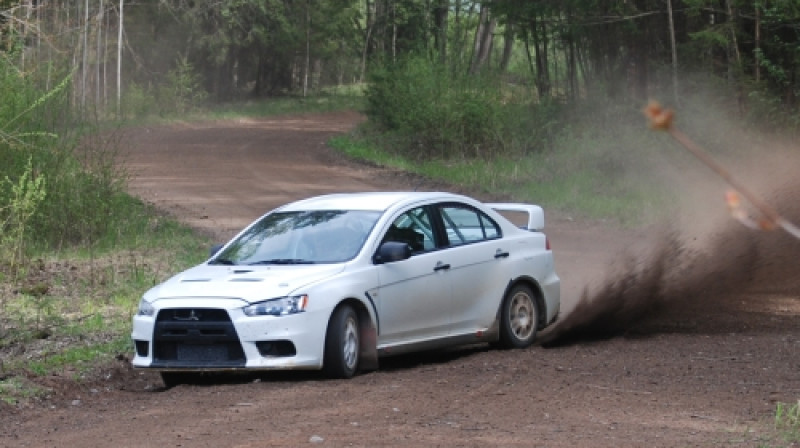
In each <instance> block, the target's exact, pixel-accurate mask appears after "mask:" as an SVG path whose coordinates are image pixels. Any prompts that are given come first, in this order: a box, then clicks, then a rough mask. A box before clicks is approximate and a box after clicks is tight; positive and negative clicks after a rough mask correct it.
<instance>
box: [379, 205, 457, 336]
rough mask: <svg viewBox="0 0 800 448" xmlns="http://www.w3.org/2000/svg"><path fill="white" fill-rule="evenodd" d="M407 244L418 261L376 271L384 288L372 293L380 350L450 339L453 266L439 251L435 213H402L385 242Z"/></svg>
mask: <svg viewBox="0 0 800 448" xmlns="http://www.w3.org/2000/svg"><path fill="white" fill-rule="evenodd" d="M387 240H392V241H399V242H405V243H407V244H409V246H411V248H412V250H413V253H412V256H411V257H410V258H408V259H406V260H401V261H396V262H391V263H385V264H379V265H377V266H376V270H377V273H378V280H379V287H378V288H377V289H376V290H374V291H373V292H372V294H373V300H375V303H376V306H377V309H378V326H379V329H378V346H379V348H383V347H385V346H388V345H401V344H406V343H413V342H421V341H425V340H430V339H435V338H440V337H443V336H446V335H447V334H448V332H449V327H450V317H451V312H452V310H451V303H450V299H451V287H450V281H449V278H448V275H447V265H446V263H444V262H443V260H442V258H441V252H440V251H438V250H437V248H436V246H437V244H436V236H435V232H434V231H433V227H432V221H431V216H430V209H429V208H428V207H425V206H423V207H416V208H413V209H411V210H408V211H406V212H405V213H402V214H400V215H399V216H398V217H397V218H396V219H394V220H393V222H392V224H391V226H390V227H389V228H388V229H387V230H386V232H385V235H384V237H383V239H382V241H387Z"/></svg>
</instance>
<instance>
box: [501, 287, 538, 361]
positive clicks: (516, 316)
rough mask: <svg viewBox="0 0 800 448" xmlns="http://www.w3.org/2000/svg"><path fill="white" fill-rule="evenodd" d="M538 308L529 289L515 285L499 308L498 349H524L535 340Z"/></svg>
mask: <svg viewBox="0 0 800 448" xmlns="http://www.w3.org/2000/svg"><path fill="white" fill-rule="evenodd" d="M538 321H539V307H538V305H537V303H536V297H535V296H534V295H533V292H532V291H531V289H530V288H529V287H527V286H525V285H516V286H514V287H513V288H511V290H510V291H508V294H506V296H505V298H504V299H503V305H502V306H501V308H500V341H499V342H500V344H499V345H500V347H502V348H525V347H529V346H530V345H531V344H533V341H534V340H535V339H536V329H537V326H538Z"/></svg>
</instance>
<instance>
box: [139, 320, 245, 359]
mask: <svg viewBox="0 0 800 448" xmlns="http://www.w3.org/2000/svg"><path fill="white" fill-rule="evenodd" d="M244 364H245V356H244V351H243V350H242V346H241V344H240V342H239V335H237V334H236V328H234V326H233V322H231V319H230V316H228V312H227V311H225V310H220V309H210V308H175V309H164V310H161V311H159V313H158V316H157V317H156V326H155V331H154V334H153V364H152V366H153V367H172V368H178V367H206V368H214V367H224V368H230V367H243V366H244Z"/></svg>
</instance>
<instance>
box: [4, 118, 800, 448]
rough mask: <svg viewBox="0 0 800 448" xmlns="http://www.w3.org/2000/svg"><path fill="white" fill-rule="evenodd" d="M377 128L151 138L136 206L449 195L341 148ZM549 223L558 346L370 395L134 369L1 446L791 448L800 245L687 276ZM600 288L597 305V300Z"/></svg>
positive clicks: (626, 245)
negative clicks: (783, 431) (197, 380)
mask: <svg viewBox="0 0 800 448" xmlns="http://www.w3.org/2000/svg"><path fill="white" fill-rule="evenodd" d="M360 119H361V117H360V116H358V115H357V114H355V113H341V112H340V113H332V114H320V115H304V116H295V117H281V118H269V119H251V120H239V121H230V122H220V123H203V124H176V125H171V126H165V127H158V128H146V129H137V130H136V132H132V133H131V135H130V138H129V141H130V147H129V149H128V151H127V153H126V159H127V163H128V168H129V170H130V171H131V173H132V175H133V178H132V180H131V186H130V187H131V191H132V192H133V193H135V194H137V195H139V196H141V197H142V198H144V199H145V200H147V201H149V202H152V203H154V204H156V205H157V206H158V207H160V208H162V209H164V210H166V211H167V212H168V213H171V214H173V215H175V216H177V217H178V218H180V219H182V220H183V221H185V222H187V223H189V224H191V225H193V226H195V227H197V228H199V229H201V230H203V231H206V232H208V233H210V234H212V235H215V236H216V237H217V238H218V239H219V240H220V241H222V240H224V239H225V238H227V237H230V236H231V235H232V234H233V233H234V232H235V231H236V230H238V229H239V228H241V227H242V226H244V225H245V224H247V223H248V222H250V221H251V220H252V219H254V218H256V217H257V216H259V215H261V214H262V213H264V212H265V211H267V210H269V209H270V208H271V207H273V206H276V205H279V204H282V203H285V202H287V201H289V200H292V199H297V198H302V197H305V196H309V195H313V194H319V193H327V192H342V191H361V190H407V189H414V188H418V189H421V190H425V189H441V188H445V187H443V186H441V185H436V184H435V183H432V182H426V181H420V180H419V179H417V178H415V177H413V176H408V175H404V174H402V173H396V172H393V171H390V170H385V169H379V168H375V167H370V166H365V165H360V164H357V163H353V162H349V161H346V160H343V159H342V158H341V157H339V156H337V155H335V154H334V153H333V152H331V150H330V149H328V148H327V147H326V145H325V142H326V140H327V139H328V138H330V137H331V136H332V135H334V134H337V133H342V132H346V131H347V130H348V129H351V128H352V127H353V126H354V125H355V124H356V123H357V122H358V121H359V120H360ZM471 190H473V191H472V192H474V193H475V194H476V195H477V196H479V197H481V194H480V191H479V189H478V188H475V189H471ZM465 191H466V190H465ZM548 218H549V220H548V222H547V229H546V230H547V233H548V235H549V236H550V238H551V241H552V244H553V247H554V250H555V254H556V257H557V268H558V271H559V273H560V275H561V277H562V281H563V301H564V308H565V309H566V310H567V312H566V313H564V315H563V316H562V317H564V323H562V326H561V327H560V333H559V332H556V333H552V332H551V335H552V334H557V336H558V337H555V339H554V341H553V342H552V343H550V344H548V345H547V346H546V347H543V346H538V345H537V346H534V347H532V348H530V349H526V350H516V351H494V350H490V349H488V348H487V347H484V346H477V347H468V348H463V349H457V350H447V351H439V352H434V353H426V354H422V355H414V356H403V357H395V358H387V359H384V360H382V363H381V368H380V370H378V371H375V372H370V373H365V374H362V375H359V376H357V377H355V378H353V379H351V380H327V379H325V378H323V377H322V376H321V375H319V374H317V373H315V372H301V373H291V372H286V373H270V374H264V375H259V376H243V377H234V378H216V379H213V380H212V381H209V382H208V384H199V385H187V386H178V387H175V388H172V389H164V388H163V386H162V384H161V382H160V379H159V378H158V376H157V375H154V374H152V373H149V372H140V371H133V370H131V369H130V368H129V365H128V362H127V361H126V360H124V359H121V360H120V361H119V362H118V364H117V365H113V366H109V367H108V368H107V369H106V370H105V371H104V372H103V374H102V375H100V376H99V377H98V378H96V379H95V380H92V381H89V382H88V383H81V384H75V385H74V386H72V387H66V388H65V387H62V389H61V391H60V393H59V394H57V395H56V396H54V397H53V398H52V399H51V400H50V401H48V402H45V403H43V404H41V405H40V406H35V407H32V408H24V409H11V408H3V409H2V412H3V414H2V415H0V446H7V447H98V446H109V447H111V446H113V447H273V446H286V447H296V446H320V447H384V446H386V447H393V446H397V447H434V446H436V447H479V446H480V447H485V446H489V447H515V446H516V447H533V446H536V447H578V448H580V447H646V446H648V447H649V446H659V447H690V446H691V447H694V446H702V447H706V446H708V447H710V446H736V447H740V446H746V447H750V446H753V447H755V446H785V445H786V442H784V441H783V440H782V439H781V438H780V436H779V435H778V434H776V431H775V428H774V424H773V419H774V414H775V408H776V403H778V402H784V403H797V400H798V399H799V398H800V355H799V354H798V349H800V327H799V326H798V323H800V315H799V314H800V306H798V303H800V285H799V284H798V283H800V282H799V281H798V278H800V275H798V274H800V272H799V271H798V267H797V265H798V262H797V260H798V259H800V258H798V255H800V247H799V246H800V244H798V243H795V242H793V241H789V240H786V239H785V237H784V236H781V235H777V234H771V235H769V236H766V237H764V238H767V239H768V241H767V242H766V243H765V244H764V246H763V247H768V248H771V249H770V250H773V251H774V253H775V254H777V255H776V256H775V257H772V256H764V253H763V252H764V251H763V250H762V249H758V248H755V249H754V244H745V245H741V244H736V243H735V242H736V241H744V240H745V239H748V238H749V237H748V236H742V235H741V234H739V233H736V232H735V231H734V232H733V233H726V234H724V235H723V238H722V240H721V241H722V242H721V243H719V242H718V243H717V244H716V245H713V244H712V245H711V246H712V248H713V249H712V253H711V254H710V255H706V256H704V257H700V258H697V259H696V262H695V264H694V265H691V266H687V265H685V264H684V263H683V261H682V260H683V258H682V256H681V255H679V254H676V253H675V251H671V250H663V248H662V250H656V251H655V252H653V254H652V255H650V256H649V258H648V256H646V257H644V258H636V257H633V258H632V259H631V258H630V257H627V256H624V254H626V253H629V252H630V251H631V250H633V249H632V248H636V247H639V246H642V247H649V246H657V244H655V243H656V242H657V240H659V238H657V236H658V235H653V232H650V231H630V230H627V231H626V230H621V229H615V228H612V227H609V226H607V225H601V224H597V223H594V224H589V223H584V222H579V221H576V220H572V219H569V217H567V216H556V215H555V214H550V215H548ZM755 246H758V247H761V246H762V245H761V244H760V243H756V244H755ZM768 255H769V254H768ZM622 258H624V259H625V260H627V262H625V263H622V264H620V263H619V261H620V259H622ZM637 260H638V261H637ZM665 262H668V263H666V265H667V266H666V268H665ZM653 272H656V274H657V275H655V277H654V274H653ZM664 272H666V275H665V274H664ZM686 279H689V280H686ZM584 291H588V293H587V295H586V298H587V299H591V300H592V301H591V302H588V303H587V302H586V301H584V302H583V303H580V304H579V302H581V297H582V293H583V292H584ZM593 291H594V292H593ZM651 296H652V297H653V299H652V303H651V302H650V300H651ZM687 298H691V300H686V299H687ZM704 298H708V301H704ZM656 299H658V300H656ZM679 299H683V300H679ZM712 299H713V300H712ZM656 302H658V303H656ZM643 304H644V305H643ZM651 305H653V306H651ZM656 305H658V306H656ZM572 309H575V310H576V311H575V313H570V312H569V311H570V310H572ZM575 316H577V317H578V318H577V319H576V318H575ZM557 329H558V327H557ZM612 330H613V331H612ZM544 336H547V334H545V335H544Z"/></svg>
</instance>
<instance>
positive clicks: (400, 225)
mask: <svg viewBox="0 0 800 448" xmlns="http://www.w3.org/2000/svg"><path fill="white" fill-rule="evenodd" d="M385 241H397V242H400V243H406V244H408V245H409V246H411V250H412V251H414V252H424V251H426V250H431V249H433V248H434V247H436V244H435V243H434V240H433V230H432V227H431V219H430V215H429V214H428V211H427V209H426V208H425V207H418V208H415V209H411V210H409V211H407V212H405V213H403V214H402V215H400V216H399V217H398V218H397V219H395V220H394V221H393V222H392V225H391V226H389V230H387V231H386V235H384V237H383V240H382V242H385Z"/></svg>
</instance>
